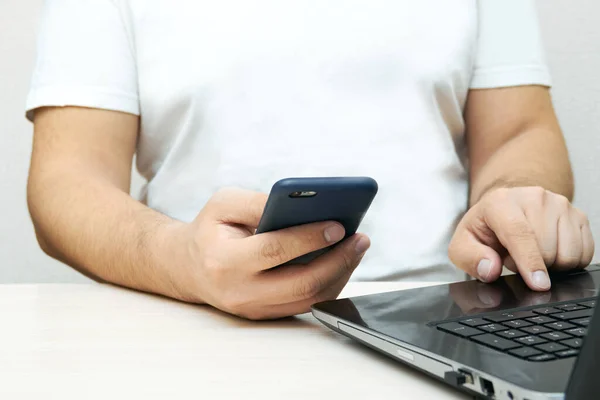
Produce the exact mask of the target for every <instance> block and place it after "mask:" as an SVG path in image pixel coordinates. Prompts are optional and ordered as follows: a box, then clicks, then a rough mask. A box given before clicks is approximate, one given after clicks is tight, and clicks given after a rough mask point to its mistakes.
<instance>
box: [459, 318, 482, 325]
mask: <svg viewBox="0 0 600 400" xmlns="http://www.w3.org/2000/svg"><path fill="white" fill-rule="evenodd" d="M458 322H460V323H461V324H463V325H467V326H473V327H475V326H479V325H486V324H489V321H486V320H485V319H483V318H469V319H462V320H460V321H458Z"/></svg>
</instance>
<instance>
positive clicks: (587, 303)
mask: <svg viewBox="0 0 600 400" xmlns="http://www.w3.org/2000/svg"><path fill="white" fill-rule="evenodd" d="M579 305H580V306H585V307H591V308H594V307H596V300H590V301H584V302H582V303H579Z"/></svg>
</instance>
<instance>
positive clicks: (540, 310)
mask: <svg viewBox="0 0 600 400" xmlns="http://www.w3.org/2000/svg"><path fill="white" fill-rule="evenodd" d="M531 311H533V312H534V313H536V314H543V315H547V314H555V313H559V312H561V310H559V309H558V308H554V307H542V308H535V309H533V310H531Z"/></svg>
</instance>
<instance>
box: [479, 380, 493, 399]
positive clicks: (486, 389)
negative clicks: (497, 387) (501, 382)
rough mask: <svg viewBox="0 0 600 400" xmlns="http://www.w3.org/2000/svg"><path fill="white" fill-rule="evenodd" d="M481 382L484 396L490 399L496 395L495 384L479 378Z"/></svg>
mask: <svg viewBox="0 0 600 400" xmlns="http://www.w3.org/2000/svg"><path fill="white" fill-rule="evenodd" d="M479 382H480V383H481V390H483V394H485V395H486V396H490V397H491V396H493V395H494V393H495V392H494V384H493V383H492V382H491V381H488V380H487V379H485V378H479Z"/></svg>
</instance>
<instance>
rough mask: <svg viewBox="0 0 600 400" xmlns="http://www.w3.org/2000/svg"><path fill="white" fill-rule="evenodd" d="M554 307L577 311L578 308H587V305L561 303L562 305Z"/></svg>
mask: <svg viewBox="0 0 600 400" xmlns="http://www.w3.org/2000/svg"><path fill="white" fill-rule="evenodd" d="M554 307H556V308H560V309H561V310H563V311H577V310H583V309H585V307H583V306H580V305H579V304H574V303H570V304H561V305H560V306H554Z"/></svg>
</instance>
